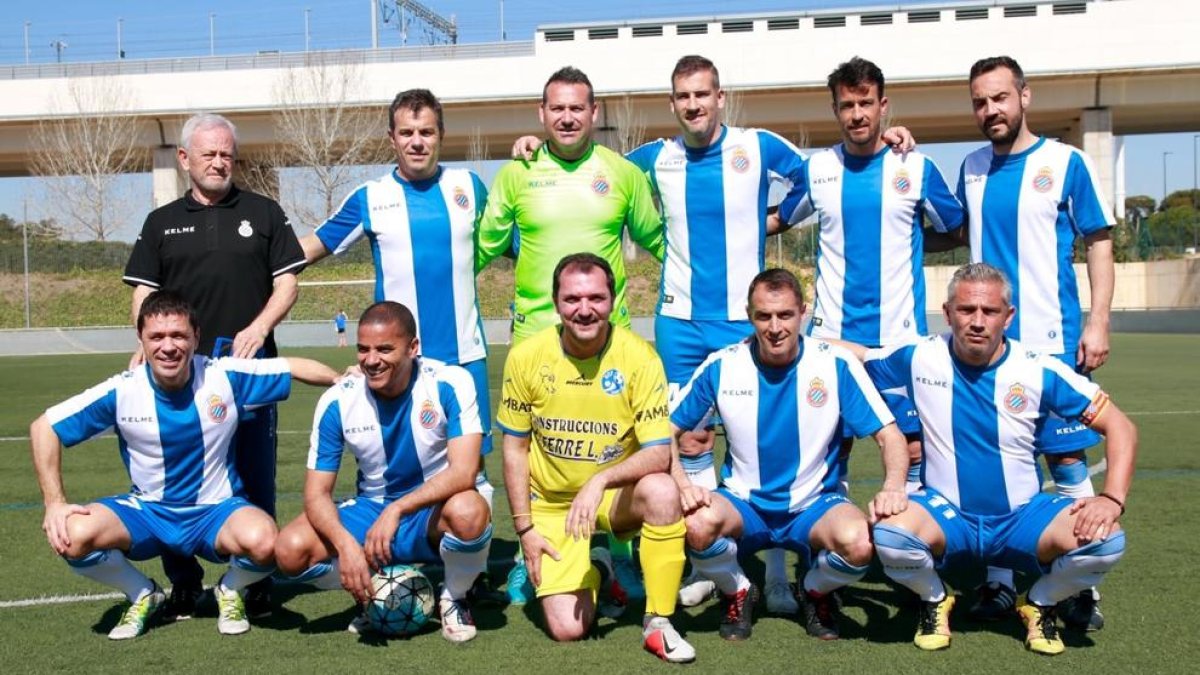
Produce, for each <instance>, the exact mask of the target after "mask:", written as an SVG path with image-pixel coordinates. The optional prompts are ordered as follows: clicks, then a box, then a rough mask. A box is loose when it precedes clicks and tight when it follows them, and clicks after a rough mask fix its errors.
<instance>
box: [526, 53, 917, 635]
mask: <svg viewBox="0 0 1200 675" xmlns="http://www.w3.org/2000/svg"><path fill="white" fill-rule="evenodd" d="M670 103H671V110H672V112H673V113H674V115H675V120H676V122H677V123H678V125H679V129H680V132H681V133H680V135H679V136H676V137H674V138H671V139H660V140H657V141H654V142H651V143H647V144H645V145H642V146H641V147H639V148H637V149H635V150H633V151H632V152H631V153H629V154H628V155H627V158H628V159H629V160H630V161H632V162H633V163H634V164H636V165H637V166H638V168H640V169H642V171H643V172H645V173H646V174H647V175H648V176H649V177H650V182H651V186H652V188H653V191H654V193H655V196H656V197H657V198H658V201H659V204H660V206H661V209H662V212H663V217H664V221H665V232H666V243H667V248H666V254H665V259H664V261H663V274H662V284H661V288H660V293H659V304H658V308H657V311H656V314H655V320H654V334H655V349H656V350H657V351H658V352H659V354H660V355H661V356H662V359H663V365H664V366H665V368H666V373H667V381H668V383H669V384H670V387H671V394H672V396H674V395H675V394H676V393H677V392H678V391H679V389H680V388H681V387H683V385H684V384H686V383H687V381H688V379H689V378H690V377H691V376H692V373H693V372H694V371H695V370H696V368H697V367H698V366H699V365H700V364H701V363H702V362H703V361H704V359H705V358H707V357H708V355H709V354H710V353H712V352H714V351H716V350H718V349H721V348H722V347H725V346H726V345H729V344H731V343H733V342H737V341H738V340H741V339H742V338H744V337H746V336H747V335H749V334H750V333H752V332H753V328H752V327H751V325H750V323H749V322H748V321H746V319H745V318H744V312H745V307H744V306H743V298H742V297H741V292H742V291H741V289H743V288H746V287H747V286H748V285H749V283H750V280H751V279H752V278H753V277H754V275H755V274H757V273H758V272H759V271H761V270H762V267H763V260H764V250H765V245H764V243H765V239H766V236H767V235H768V234H773V233H774V232H775V228H777V227H778V222H777V221H776V220H775V219H771V221H770V222H771V223H772V225H771V226H770V227H769V226H768V219H767V202H768V196H769V192H770V188H771V186H772V185H773V184H779V185H781V186H783V187H784V189H785V190H786V189H788V188H790V187H791V186H792V184H793V183H794V182H796V181H797V180H799V179H800V177H801V175H802V164H803V161H804V156H803V154H801V152H800V151H799V150H798V149H797V148H796V147H795V146H793V145H792V144H791V143H789V142H788V141H787V140H785V139H783V138H782V137H780V136H779V135H777V134H775V133H772V132H770V131H766V130H762V129H740V128H736V127H727V126H725V125H724V124H722V121H721V113H722V110H723V109H724V107H725V92H724V90H722V89H721V81H720V74H719V72H718V71H717V67H716V65H715V64H714V63H713V62H712V61H710V60H709V59H707V58H704V57H703V56H697V55H689V56H684V57H683V58H681V59H679V61H677V62H676V64H675V68H674V70H673V71H672V72H671V96H670ZM884 136H885V137H886V138H888V139H890V140H894V141H896V142H897V143H898V144H902V145H905V146H908V147H911V138H910V137H909V135H908V133H907V131H906V130H904V129H900V128H898V129H895V130H889V131H888V132H887V133H886V134H884ZM531 141H532V143H531ZM535 143H536V139H532V138H530V137H526V138H522V139H519V140H518V141H517V144H516V146H515V147H514V150H517V151H526V152H527V151H528V149H529V148H530V147H536V145H535ZM713 440H714V439H713V433H712V431H711V421H710V420H705V421H703V422H702V423H701V425H700V426H699V428H698V429H696V430H695V432H694V433H693V432H689V433H687V434H685V435H684V437H683V442H682V444H681V447H680V450H681V453H682V454H681V461H682V462H683V463H684V468H685V470H686V471H687V473H688V475H690V476H692V478H693V480H695V481H696V482H697V484H699V485H703V486H704V487H707V488H709V489H716V475H715V473H714V471H713V454H712V448H713ZM766 563H767V564H766V571H767V583H766V589H765V590H766V593H765V594H766V598H767V608H768V609H769V610H771V611H773V612H779V613H787V614H795V613H796V611H798V607H797V604H796V600H795V599H794V598H793V596H792V593H791V591H790V589H789V587H788V583H787V571H786V567H785V563H784V556H783V551H781V550H772V551H770V552H769V553H768V555H767V558H766ZM712 590H713V584H712V582H711V581H707V580H703V579H699V578H696V577H693V578H692V579H691V580H690V581H689V583H687V584H685V585H684V587H683V589H681V591H680V593H681V594H680V601H681V602H682V603H683V604H684V605H687V606H690V605H695V604H698V603H700V602H701V601H703V600H704V599H705V598H706V597H708V595H709V594H710V593H711V592H712Z"/></svg>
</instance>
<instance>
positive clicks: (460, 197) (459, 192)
mask: <svg viewBox="0 0 1200 675" xmlns="http://www.w3.org/2000/svg"><path fill="white" fill-rule="evenodd" d="M454 203H455V204H457V205H458V208H460V209H463V210H466V209H469V208H471V199H470V198H469V197H467V193H466V192H464V191H463V189H462V188H460V187H456V188H454Z"/></svg>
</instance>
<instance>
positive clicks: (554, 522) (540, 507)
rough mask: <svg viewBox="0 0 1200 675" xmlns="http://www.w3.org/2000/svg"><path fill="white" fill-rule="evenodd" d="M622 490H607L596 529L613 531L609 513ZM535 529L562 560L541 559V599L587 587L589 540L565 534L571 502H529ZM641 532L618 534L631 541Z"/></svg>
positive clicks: (601, 500) (546, 557)
mask: <svg viewBox="0 0 1200 675" xmlns="http://www.w3.org/2000/svg"><path fill="white" fill-rule="evenodd" d="M620 491H621V488H612V489H610V490H605V491H604V497H602V498H601V499H600V506H599V508H597V509H596V529H597V530H603V531H605V532H612V523H610V522H609V517H608V515H609V513H610V512H611V511H612V507H613V503H614V502H616V501H617V495H618V494H619V493H620ZM530 507H531V508H530V511H531V513H532V516H531V518H532V519H533V527H534V529H535V530H537V533H538V534H540V535H542V537H543V538H545V540H546V541H547V542H549V544H550V545H551V546H553V547H554V550H556V551H558V555H559V557H560V558H562V559H561V560H557V561H556V560H555V559H554V558H551V557H550V556H548V555H543V556H542V584H541V585H540V586H538V587H537V596H538V597H539V598H541V597H545V596H547V595H558V594H560V593H574V592H575V591H579V590H583V589H584V588H587V585H586V584H585V583H584V576H585V575H586V574H587V573H588V570H589V569H590V568H591V566H592V564H591V549H592V542H591V540H590V539H579V540H576V539H575V538H574V537H572V536H570V535H568V534H567V533H566V529H567V512H568V511H570V510H571V502H569V501H567V502H563V501H553V502H548V501H545V500H543V499H538V498H534V499H533V501H532V502H531V503H530ZM639 531H640V528H639V530H631V531H629V532H620V533H616V534H617V536H619V537H620V538H621V539H632V538H633V537H634V536H635V535H636V534H637V533H638V532H639Z"/></svg>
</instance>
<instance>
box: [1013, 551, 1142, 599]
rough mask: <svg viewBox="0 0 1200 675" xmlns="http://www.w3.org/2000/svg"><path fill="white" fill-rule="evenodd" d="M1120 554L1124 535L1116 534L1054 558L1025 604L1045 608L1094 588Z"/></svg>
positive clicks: (1031, 590)
mask: <svg viewBox="0 0 1200 675" xmlns="http://www.w3.org/2000/svg"><path fill="white" fill-rule="evenodd" d="M1124 553H1125V533H1124V532H1117V533H1116V534H1114V535H1112V536H1111V537H1109V538H1108V539H1105V540H1103V541H1093V542H1092V543H1090V544H1088V545H1086V546H1080V547H1079V548H1077V549H1075V550H1074V551H1069V552H1067V553H1064V554H1062V555H1060V556H1058V557H1057V558H1055V559H1054V562H1053V563H1051V564H1050V571H1049V572H1047V573H1046V574H1044V575H1042V578H1041V579H1038V580H1037V583H1035V584H1034V585H1033V586H1032V587H1030V589H1029V596H1028V597H1029V601H1030V602H1032V603H1033V604H1035V605H1041V606H1042V607H1049V606H1050V605H1053V604H1056V603H1057V602H1058V601H1060V600H1065V599H1067V598H1069V597H1071V596H1072V595H1075V594H1077V593H1079V592H1080V591H1083V590H1084V589H1086V588H1091V587H1093V586H1096V585H1098V584H1099V583H1100V580H1101V579H1103V578H1104V575H1105V574H1107V573H1108V571H1109V570H1111V569H1112V568H1113V566H1115V565H1116V564H1117V561H1118V560H1120V559H1121V556H1122V555H1124Z"/></svg>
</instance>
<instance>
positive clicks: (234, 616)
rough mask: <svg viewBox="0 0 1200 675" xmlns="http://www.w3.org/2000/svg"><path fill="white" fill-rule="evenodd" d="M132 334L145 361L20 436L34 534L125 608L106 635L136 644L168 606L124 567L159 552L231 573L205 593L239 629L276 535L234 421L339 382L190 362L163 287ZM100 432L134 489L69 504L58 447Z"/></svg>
mask: <svg viewBox="0 0 1200 675" xmlns="http://www.w3.org/2000/svg"><path fill="white" fill-rule="evenodd" d="M137 335H138V344H139V349H140V350H141V353H142V354H143V355H144V360H145V363H144V364H142V365H138V366H135V367H134V368H132V369H131V370H128V371H125V372H124V373H120V374H118V375H114V376H113V377H111V378H109V379H108V380H106V381H104V382H102V383H100V384H98V385H96V386H94V387H92V388H90V389H88V390H87V391H85V392H83V393H81V394H79V395H77V396H74V397H72V398H69V399H67V400H66V401H63V402H62V403H60V404H58V405H55V406H53V407H51V408H50V409H49V410H47V411H46V412H45V414H43V415H42V416H40V417H38V418H37V420H35V421H34V423H33V425H32V426H31V427H30V430H29V436H30V444H31V445H32V447H33V466H34V471H35V473H36V474H37V479H38V485H39V486H40V487H41V491H42V498H43V500H44V502H45V505H46V513H45V517H44V519H43V521H42V529H43V530H44V531H45V532H46V538H47V539H48V540H49V541H50V546H51V548H53V549H54V552H55V553H57V554H58V555H60V556H62V557H63V558H64V559H65V560H66V561H67V564H68V565H70V566H71V569H72V570H74V571H75V572H76V573H78V574H80V575H82V576H85V577H87V578H89V579H93V580H95V581H98V582H100V583H102V584H106V585H108V586H112V587H114V588H116V589H117V590H119V591H121V592H122V593H124V594H125V597H127V598H128V599H129V602H130V603H131V604H130V606H129V608H128V609H127V610H126V611H125V613H124V614H123V615H122V617H121V619H120V621H119V622H118V623H117V625H116V626H115V627H113V629H112V630H111V631H109V633H108V637H109V638H111V639H113V640H126V639H129V638H134V637H137V636H138V635H141V634H142V633H144V632H145V631H146V629H147V628H148V624H149V622H150V621H151V620H153V619H154V618H155V615H156V613H157V612H158V611H159V610H160V609H161V607H162V605H163V603H164V602H165V600H166V596H165V594H164V593H163V591H162V589H161V588H160V587H159V586H158V584H157V583H155V582H154V581H153V580H151V579H149V578H148V577H146V576H145V575H144V574H142V573H141V572H140V571H138V569H137V568H135V567H134V566H133V565H131V564H130V563H129V560H130V559H132V560H146V559H148V558H152V557H155V556H160V555H164V554H166V553H173V554H175V555H177V556H182V557H186V558H190V557H192V556H196V555H199V556H201V557H203V558H204V559H206V560H209V561H211V562H225V561H228V562H229V563H230V567H229V570H228V571H227V572H226V573H225V574H224V575H223V576H222V577H221V579H220V580H219V581H218V582H217V585H216V587H215V589H214V593H215V595H216V599H217V611H218V614H217V629H218V630H219V631H220V632H221V634H223V635H236V634H239V633H245V632H246V631H248V630H250V623H249V621H248V620H247V616H246V611H245V608H244V605H243V601H242V597H241V595H240V593H241V592H242V590H243V589H244V588H246V587H247V586H248V585H249V584H251V583H253V582H255V581H258V580H260V579H263V578H265V577H266V576H267V575H268V574H270V573H271V571H272V570H274V567H275V566H274V545H275V532H276V531H275V521H274V520H272V519H271V516H270V515H269V514H267V513H266V512H265V511H263V510H262V509H260V508H258V507H256V506H254V505H253V504H251V503H250V502H249V501H247V500H246V496H245V491H244V490H243V482H242V478H241V476H240V475H239V474H238V472H237V470H236V468H235V466H234V463H233V461H232V459H233V458H232V457H231V454H232V453H234V448H235V443H236V441H235V438H236V436H237V433H238V425H239V422H240V420H241V418H242V416H243V415H245V414H246V410H247V408H249V407H253V406H262V405H269V404H273V403H275V402H277V401H282V400H283V399H286V398H287V397H288V394H289V393H290V391H291V382H292V380H293V379H296V380H300V381H301V382H306V383H309V384H317V385H325V386H327V385H329V384H332V383H333V381H334V379H335V378H336V377H337V373H336V372H335V371H334V370H333V369H331V368H329V367H328V366H326V365H324V364H321V363H318V362H316V361H311V360H308V359H297V358H288V359H281V358H276V359H240V358H222V359H216V360H213V359H210V358H208V357H207V356H197V355H196V348H197V344H198V342H199V335H200V328H199V326H198V325H197V319H196V314H195V313H194V312H193V311H192V309H191V307H190V306H189V305H188V303H187V302H186V301H184V300H183V299H182V298H181V297H179V296H178V295H176V294H174V293H171V292H169V291H155V292H153V293H151V294H150V295H149V296H147V297H146V298H145V300H144V302H142V304H141V307H140V308H139V310H138V318H137ZM107 429H114V430H115V431H116V434H117V442H118V444H119V446H120V451H121V458H122V460H123V461H124V463H125V468H126V471H127V472H128V474H129V479H130V481H131V482H132V484H133V485H132V490H131V491H130V493H129V494H124V495H116V496H113V497H104V498H102V499H99V500H97V501H96V502H93V503H91V504H88V505H86V506H82V505H79V504H72V503H70V502H69V501H67V495H66V492H65V489H64V487H63V480H62V470H61V466H62V448H63V446H67V447H70V446H73V445H77V444H79V443H82V442H83V441H85V440H87V439H89V438H92V437H93V436H95V435H97V434H99V433H101V432H103V431H105V430H107ZM254 450H255V449H254V448H241V447H238V448H237V452H251V451H254Z"/></svg>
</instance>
